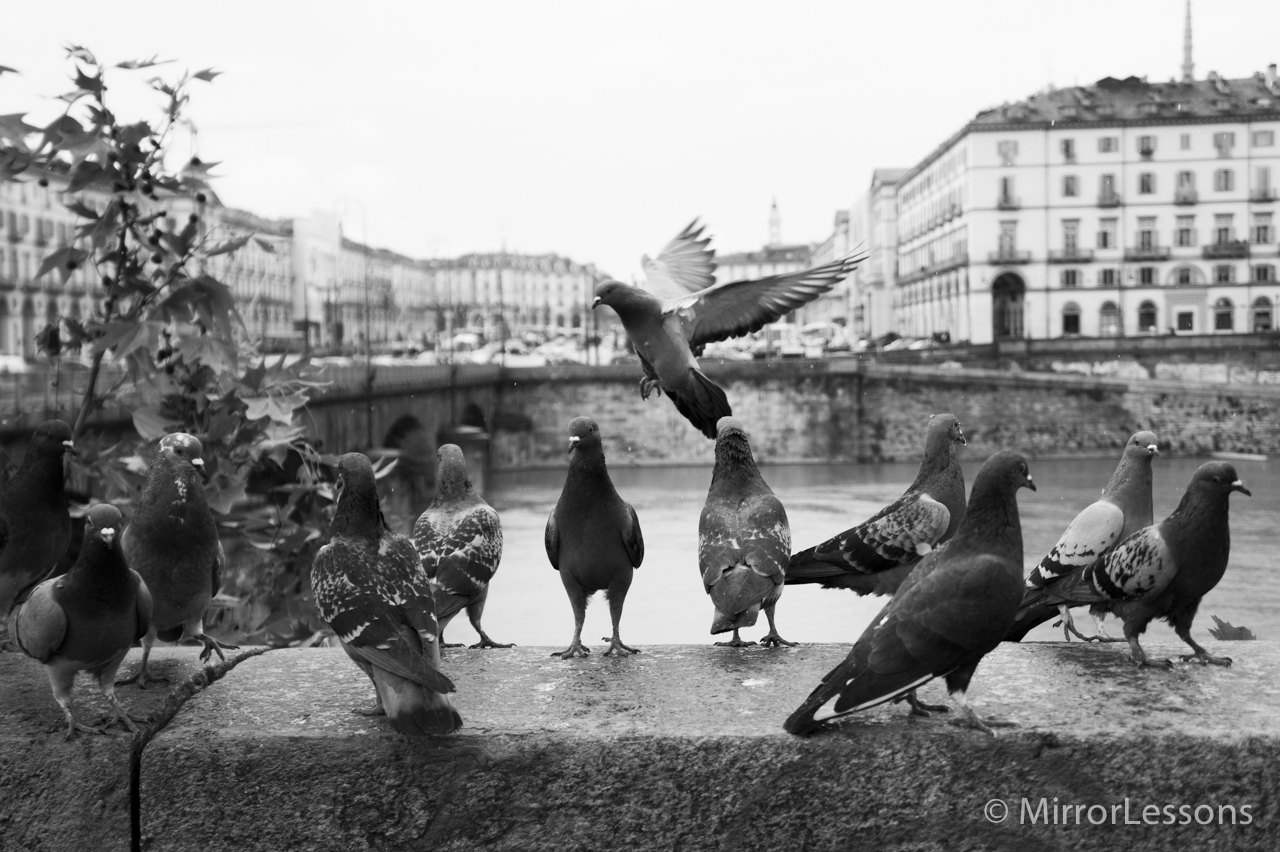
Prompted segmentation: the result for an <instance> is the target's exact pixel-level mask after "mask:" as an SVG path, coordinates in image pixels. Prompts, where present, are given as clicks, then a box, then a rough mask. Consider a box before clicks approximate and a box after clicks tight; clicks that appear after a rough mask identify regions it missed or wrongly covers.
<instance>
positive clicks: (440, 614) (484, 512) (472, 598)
mask: <svg viewBox="0 0 1280 852" xmlns="http://www.w3.org/2000/svg"><path fill="white" fill-rule="evenodd" d="M436 457H437V459H438V460H439V465H438V470H437V474H436V479H437V482H438V490H437V491H436V498H435V500H433V501H432V503H431V505H430V506H428V507H427V510H426V511H425V512H423V513H422V516H421V517H419V518H418V522H417V523H416V524H414V525H413V544H414V547H415V548H416V549H417V551H418V556H419V557H420V558H421V559H422V567H423V569H424V570H425V571H426V572H427V577H428V579H430V580H431V590H432V592H433V593H434V595H435V602H436V618H437V620H438V621H439V622H440V645H441V647H444V648H450V647H458V646H454V645H449V644H447V643H446V642H445V641H444V629H445V628H446V627H448V626H449V620H450V619H452V618H453V617H454V616H455V615H457V614H458V613H459V612H461V611H462V610H463V609H466V611H467V618H469V619H470V620H471V626H472V627H473V628H475V631H476V633H478V634H479V635H480V641H479V642H478V643H477V644H475V645H472V646H471V647H473V648H510V647H512V646H511V645H509V644H507V645H503V644H500V643H498V642H494V641H493V640H492V639H490V638H489V635H488V634H487V633H485V632H484V628H482V627H481V626H480V616H481V615H483V614H484V602H485V600H486V598H488V596H489V581H490V580H492V579H493V575H494V572H496V571H497V570H498V563H499V562H500V561H501V560H502V521H501V520H499V518H498V513H497V512H495V511H494V510H493V508H492V507H490V506H489V504H488V503H486V502H485V501H484V498H482V497H481V496H480V495H479V494H477V493H476V490H475V488H473V487H472V485H471V478H470V477H469V476H467V460H466V459H465V458H464V457H463V455H462V449H461V448H460V447H458V446H457V445H456V444H445V445H444V446H442V447H441V448H440V450H439V452H437V453H436Z"/></svg>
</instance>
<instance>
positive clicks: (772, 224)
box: [769, 198, 782, 246]
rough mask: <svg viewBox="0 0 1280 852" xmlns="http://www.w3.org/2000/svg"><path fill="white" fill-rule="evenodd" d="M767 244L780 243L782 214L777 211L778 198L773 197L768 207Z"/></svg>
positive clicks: (774, 244) (778, 244)
mask: <svg viewBox="0 0 1280 852" xmlns="http://www.w3.org/2000/svg"><path fill="white" fill-rule="evenodd" d="M769 245H771V246H780V245H782V214H780V213H779V212H778V199H777V198H775V199H773V206H772V207H770V208H769Z"/></svg>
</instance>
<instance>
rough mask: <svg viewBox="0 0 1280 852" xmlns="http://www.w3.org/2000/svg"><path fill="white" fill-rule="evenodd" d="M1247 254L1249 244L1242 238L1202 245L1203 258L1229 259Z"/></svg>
mask: <svg viewBox="0 0 1280 852" xmlns="http://www.w3.org/2000/svg"><path fill="white" fill-rule="evenodd" d="M1248 256H1249V244H1248V243H1246V242H1245V241H1244V240H1231V241H1229V242H1225V243H1210V244H1209V245H1207V246H1205V247H1204V259H1205V260H1230V259H1235V258H1241V257H1248Z"/></svg>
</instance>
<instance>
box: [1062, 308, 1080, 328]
mask: <svg viewBox="0 0 1280 852" xmlns="http://www.w3.org/2000/svg"><path fill="white" fill-rule="evenodd" d="M1079 333H1080V306H1079V305H1077V304H1076V303H1075V302H1067V303H1066V304H1065V305H1063V307H1062V334H1063V336H1064V337H1065V336H1066V335H1068V334H1079Z"/></svg>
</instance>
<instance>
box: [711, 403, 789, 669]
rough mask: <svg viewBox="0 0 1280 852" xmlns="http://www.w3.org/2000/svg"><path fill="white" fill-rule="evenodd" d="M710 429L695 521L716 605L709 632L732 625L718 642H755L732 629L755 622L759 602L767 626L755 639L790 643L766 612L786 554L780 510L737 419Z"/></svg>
mask: <svg viewBox="0 0 1280 852" xmlns="http://www.w3.org/2000/svg"><path fill="white" fill-rule="evenodd" d="M717 432H718V435H717V436H716V465H715V469H714V470H712V472H711V488H710V490H709V491H708V492H707V502H706V504H705V505H704V506H703V508H702V516H701V518H700V519H699V521H698V568H699V570H700V571H701V572H702V583H703V585H704V586H705V587H706V590H707V594H709V595H711V601H712V603H713V604H714V605H715V609H716V614H715V619H714V621H713V622H712V624H711V632H712V633H713V634H716V633H726V632H728V631H729V630H732V631H733V639H732V640H730V641H728V642H717V643H716V644H717V645H729V646H731V647H734V648H741V647H744V646H746V645H754V644H755V643H754V642H744V641H743V640H742V639H740V638H739V637H738V630H739V629H740V628H743V627H750V626H752V625H754V624H755V623H756V618H757V617H758V616H759V614H760V610H761V609H764V614H765V617H766V618H768V619H769V632H768V633H767V634H765V636H764V637H763V638H762V639H761V640H760V644H761V645H764V646H766V647H775V648H776V647H778V646H780V645H794V644H796V643H795V642H788V641H787V640H785V639H783V638H782V637H781V636H779V635H778V627H777V625H776V624H775V623H774V620H773V609H774V607H775V606H776V605H777V603H778V598H780V597H781V596H782V586H783V579H784V577H785V576H786V569H787V557H788V556H790V555H791V527H790V525H789V524H788V523H787V512H786V510H785V509H783V508H782V503H781V502H780V501H779V500H778V498H777V497H775V496H774V494H773V491H772V490H771V489H770V488H769V486H768V485H767V484H766V483H765V481H764V477H763V476H761V475H760V469H759V468H758V467H756V461H755V458H754V457H753V456H752V455H751V445H750V443H748V441H747V434H746V432H745V431H743V429H742V424H741V423H739V422H738V421H737V420H735V419H734V418H732V417H722V418H720V425H719V426H718V428H717Z"/></svg>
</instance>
